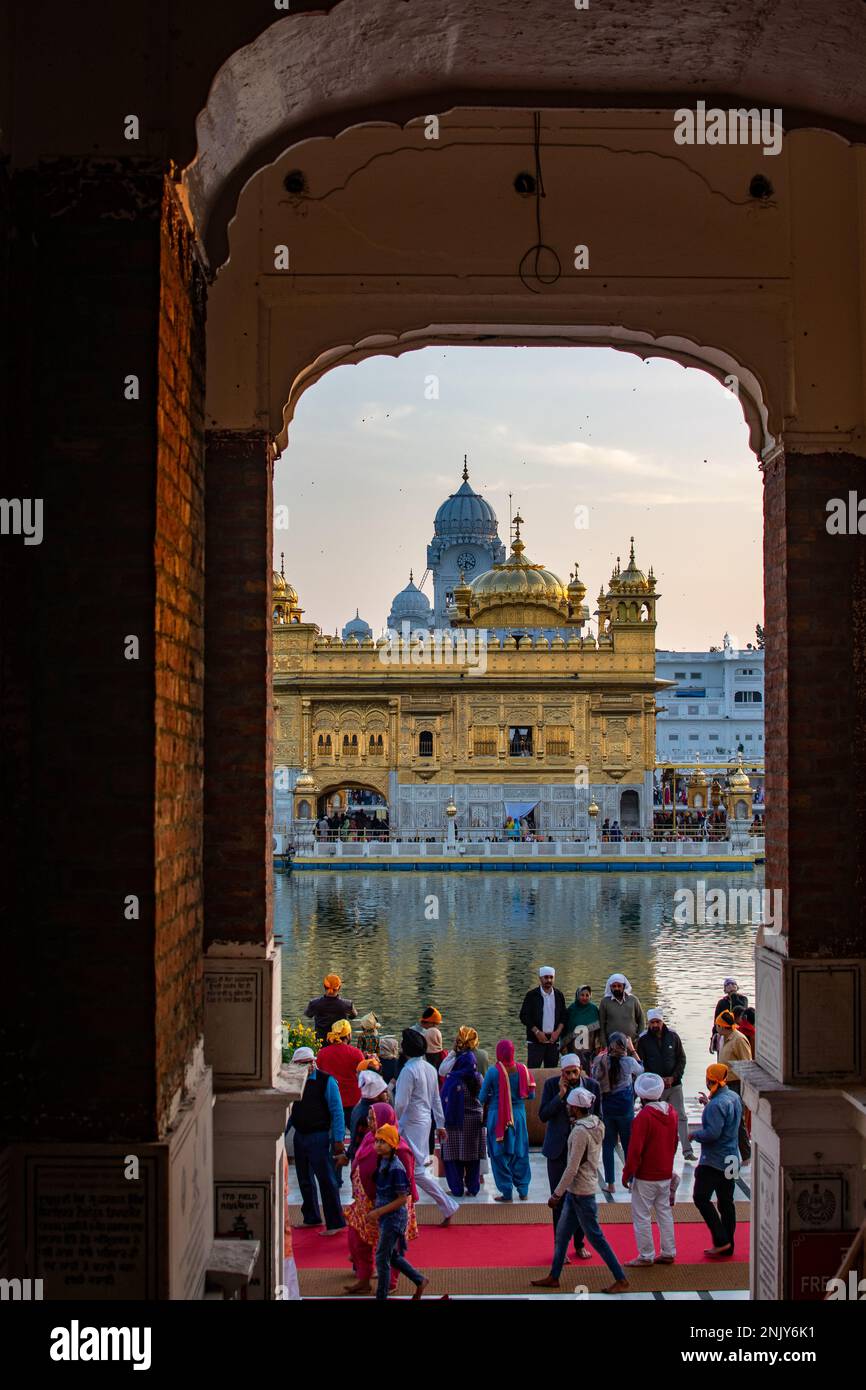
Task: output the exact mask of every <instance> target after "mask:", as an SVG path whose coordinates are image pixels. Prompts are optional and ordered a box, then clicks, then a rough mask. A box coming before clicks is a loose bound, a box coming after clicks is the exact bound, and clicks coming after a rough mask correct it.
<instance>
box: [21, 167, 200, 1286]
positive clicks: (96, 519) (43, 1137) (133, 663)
mask: <svg viewBox="0 0 866 1390" xmlns="http://www.w3.org/2000/svg"><path fill="white" fill-rule="evenodd" d="M10 221H11V223H12V230H13V235H12V237H11V240H10V244H9V258H10V262H11V264H10V276H9V285H10V290H9V297H8V301H7V302H8V308H9V312H8V319H9V320H10V321H11V328H12V333H13V335H14V342H15V350H14V352H13V353H9V354H8V355H7V356H6V357H5V359H4V367H5V369H6V371H7V372H8V374H9V381H8V390H7V393H6V403H7V408H8V410H9V413H10V415H11V416H12V419H11V421H10V422H9V428H8V436H7V438H8V440H9V441H11V440H13V439H14V440H15V447H14V450H9V449H8V444H7V451H4V464H5V465H6V469H5V472H4V486H3V492H4V495H5V496H7V497H18V498H29V499H33V500H37V499H38V500H39V501H41V503H42V536H41V540H40V543H39V544H34V545H25V544H24V543H23V538H20V537H3V540H2V545H0V556H2V564H3V566H4V574H3V585H2V588H3V592H4V608H3V615H2V616H3V627H4V631H3V634H2V640H0V650H2V665H0V670H2V684H3V689H2V692H0V693H2V698H0V707H2V718H3V721H4V727H3V729H2V731H0V737H2V742H3V748H4V759H3V775H4V778H5V779H6V781H5V784H4V787H3V795H2V797H0V806H2V816H3V825H2V828H0V841H2V844H3V846H4V850H5V852H6V853H8V854H11V855H12V856H14V857H15V861H16V874H15V876H14V877H8V876H7V875H5V874H4V875H2V876H0V877H2V880H3V892H4V895H5V902H4V908H5V909H6V912H5V916H4V937H3V944H4V952H5V964H6V970H7V975H8V978H9V979H11V980H14V981H15V986H14V988H10V989H8V990H7V992H6V995H5V997H4V1001H3V1026H4V1032H5V1037H6V1039H7V1044H6V1053H5V1056H4V1057H3V1058H2V1062H0V1084H2V1086H3V1107H2V1108H3V1117H2V1135H3V1137H4V1138H6V1139H8V1140H11V1141H12V1142H11V1144H10V1149H9V1153H8V1156H7V1157H8V1162H7V1163H5V1164H4V1165H3V1173H4V1176H5V1175H7V1174H8V1182H9V1193H8V1203H6V1202H4V1207H6V1208H8V1211H9V1214H10V1235H9V1273H10V1274H11V1275H15V1276H21V1277H24V1276H32V1277H40V1278H43V1279H44V1281H45V1297H46V1298H68V1297H81V1298H124V1297H125V1298H145V1297H150V1298H154V1297H167V1296H171V1297H197V1296H199V1295H200V1293H201V1288H202V1286H203V1282H204V1264H205V1260H206V1258H207V1252H208V1248H209V1244H210V1239H211V1234H212V1229H213V1207H212V1201H211V1166H210V1165H211V1145H210V1143H209V1142H206V1137H207V1132H208V1130H209V1126H210V1123H211V1092H210V1078H209V1075H208V1073H207V1072H206V1069H205V1068H204V1064H203V1057H202V1049H201V1046H200V1039H201V1034H202V1029H203V1010H202V1000H201V973H202V966H201V936H202V913H201V841H202V805H201V797H202V786H201V779H202V743H203V731H202V674H203V672H202V661H203V612H202V604H203V540H204V537H203V524H204V516H203V502H202V498H203V487H202V484H203V464H204V457H203V427H202V426H203V404H204V401H203V390H204V360H203V354H204V301H205V292H204V276H203V273H202V271H201V269H200V267H199V265H198V263H197V260H196V255H195V250H194V244H193V239H192V237H191V234H190V231H189V229H188V227H187V225H186V222H185V220H184V216H183V214H182V212H181V210H180V207H179V205H178V203H177V202H176V199H175V196H174V191H173V188H172V186H171V184H170V183H168V182H167V181H165V180H164V178H163V174H162V171H161V169H160V168H159V167H156V166H153V165H148V164H144V163H139V162H135V161H122V162H121V161H98V162H95V163H93V164H90V163H88V162H86V161H77V160H68V161H57V162H55V163H53V164H47V165H43V166H40V168H39V169H38V170H29V171H22V172H21V173H19V174H17V175H16V176H15V179H14V180H13V183H12V201H11V214H10ZM6 326H8V325H4V327H6ZM7 697H8V698H7ZM182 1101H183V1104H182ZM70 1144H74V1145H75V1146H76V1147H75V1148H74V1150H70V1148H69V1147H68V1146H69V1145H70ZM125 1155H134V1156H135V1158H136V1159H137V1160H138V1162H139V1164H140V1175H139V1177H138V1178H137V1179H135V1180H134V1181H127V1180H126V1179H125V1178H124V1172H123V1168H124V1161H125V1157H124V1156H125ZM181 1170H183V1172H184V1175H185V1177H186V1181H187V1184H188V1188H189V1195H188V1197H187V1200H186V1201H185V1212H184V1216H183V1222H182V1223H179V1224H178V1225H177V1226H176V1227H175V1228H174V1229H173V1230H171V1229H170V1227H171V1225H172V1221H171V1217H172V1201H173V1199H174V1195H176V1194H174V1188H173V1185H172V1184H173V1182H174V1177H173V1175H175V1174H179V1173H180V1172H181ZM25 1217H26V1219H25ZM118 1217H119V1218H120V1222H119V1224H118V1226H117V1227H113V1226H112V1225H111V1224H110V1223H111V1222H113V1221H116V1220H117V1219H118ZM96 1218H99V1219H100V1220H103V1219H104V1221H106V1222H108V1223H109V1224H108V1225H99V1224H98V1223H97V1221H96ZM112 1229H116V1230H117V1231H118V1232H120V1231H122V1232H123V1234H122V1235H119V1236H118V1241H117V1243H115V1244H113V1245H112V1246H111V1248H108V1245H107V1244H106V1245H105V1247H104V1248H103V1247H102V1246H101V1244H100V1239H101V1238H100V1236H99V1234H98V1232H99V1231H100V1230H105V1231H109V1230H112ZM91 1247H94V1248H91ZM94 1259H95V1260H96V1261H97V1263H96V1264H94V1263H93V1261H94ZM4 1272H5V1271H4Z"/></svg>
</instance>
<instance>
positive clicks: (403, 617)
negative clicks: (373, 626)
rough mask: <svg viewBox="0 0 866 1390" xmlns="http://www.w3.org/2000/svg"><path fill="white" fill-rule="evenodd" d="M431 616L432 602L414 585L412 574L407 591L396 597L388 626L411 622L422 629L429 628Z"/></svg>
mask: <svg viewBox="0 0 866 1390" xmlns="http://www.w3.org/2000/svg"><path fill="white" fill-rule="evenodd" d="M431 615H432V610H431V608H430V600H429V599H428V597H427V595H426V594H425V593H422V591H421V590H420V589H419V588H418V587H417V585H416V584H415V583H414V581H413V579H412V576H411V573H410V575H409V583H408V584H407V585H406V587H405V589H401V590H400V592H399V594H395V595H394V601H393V603H392V604H391V612H390V614H389V615H388V626H389V627H397V625H398V624H399V623H403V622H410V623H416V624H417V625H419V626H420V627H429V626H430V618H431Z"/></svg>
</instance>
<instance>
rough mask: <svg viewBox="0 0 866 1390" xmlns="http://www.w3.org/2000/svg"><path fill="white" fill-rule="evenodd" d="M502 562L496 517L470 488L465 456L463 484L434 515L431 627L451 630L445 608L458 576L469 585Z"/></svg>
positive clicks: (429, 561)
mask: <svg viewBox="0 0 866 1390" xmlns="http://www.w3.org/2000/svg"><path fill="white" fill-rule="evenodd" d="M504 559H505V546H504V545H503V544H502V541H501V540H500V539H499V531H498V522H497V520H496V513H495V512H494V510H493V508H492V507H491V505H490V503H489V502H487V501H485V499H484V498H483V497H482V496H481V495H480V493H477V492H474V491H473V489H472V488H471V487H470V484H469V467H468V464H467V462H466V456H465V455H464V457H463V483H462V485H461V486H460V487H459V488H458V489H457V491H456V492H452V494H451V496H450V497H449V498H448V499H447V501H445V502H443V503H442V506H441V507H440V508H439V510H438V512H437V513H436V519H435V521H434V523H433V539H432V541H431V542H430V544H429V545H428V547H427V568H428V569H429V570H430V573H431V574H432V576H433V625H434V627H437V628H447V627H449V626H450V620H449V618H448V612H447V610H448V605H449V604H450V602H451V595H452V593H453V591H454V589H455V587H456V585H457V584H459V582H460V575H461V574H463V575H464V576H465V579H466V582H467V584H469V583H471V582H472V580H473V579H477V577H478V575H479V574H485V573H486V571H487V570H489V569H490V568H491V567H492V566H493V565H495V564H501V563H502V561H503V560H504Z"/></svg>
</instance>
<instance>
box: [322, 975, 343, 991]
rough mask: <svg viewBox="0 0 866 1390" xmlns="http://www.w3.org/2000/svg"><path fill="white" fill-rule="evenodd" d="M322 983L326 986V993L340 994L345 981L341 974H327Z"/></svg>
mask: <svg viewBox="0 0 866 1390" xmlns="http://www.w3.org/2000/svg"><path fill="white" fill-rule="evenodd" d="M322 984H323V985H324V986H325V991H326V993H328V994H339V993H340V989H341V988H342V984H343V981H342V980H341V979H340V977H339V975H326V976H325V978H324V980H323V981H322Z"/></svg>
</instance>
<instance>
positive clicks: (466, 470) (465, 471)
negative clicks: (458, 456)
mask: <svg viewBox="0 0 866 1390" xmlns="http://www.w3.org/2000/svg"><path fill="white" fill-rule="evenodd" d="M463 481H464V483H468V482H469V464H468V463H467V462H466V455H465V454H464V455H463Z"/></svg>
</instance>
